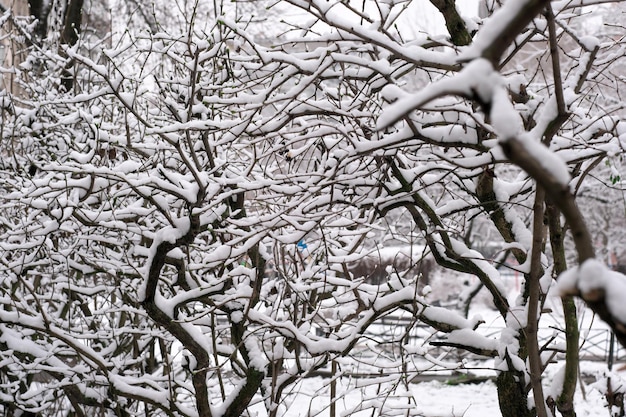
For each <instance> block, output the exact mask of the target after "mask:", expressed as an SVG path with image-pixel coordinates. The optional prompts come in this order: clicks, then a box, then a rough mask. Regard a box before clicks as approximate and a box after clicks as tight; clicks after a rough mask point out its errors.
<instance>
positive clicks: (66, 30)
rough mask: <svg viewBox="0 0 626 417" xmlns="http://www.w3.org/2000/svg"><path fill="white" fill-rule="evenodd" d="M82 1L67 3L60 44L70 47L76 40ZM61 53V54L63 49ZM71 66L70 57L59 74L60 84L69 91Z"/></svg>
mask: <svg viewBox="0 0 626 417" xmlns="http://www.w3.org/2000/svg"><path fill="white" fill-rule="evenodd" d="M83 2H84V0H69V1H68V3H67V8H66V9H65V18H64V20H63V31H62V32H61V44H62V45H67V46H69V47H72V46H74V45H76V42H78V35H79V33H80V24H81V21H82V19H83ZM61 54H62V55H63V51H61ZM73 66H74V60H72V59H70V60H69V61H68V63H67V65H66V66H65V69H64V70H63V74H62V75H61V85H63V86H64V87H65V91H70V90H71V89H72V88H73V87H74V75H73V74H72V72H71V71H70V69H71V68H72V67H73Z"/></svg>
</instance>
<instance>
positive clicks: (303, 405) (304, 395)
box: [258, 362, 619, 417]
mask: <svg viewBox="0 0 626 417" xmlns="http://www.w3.org/2000/svg"><path fill="white" fill-rule="evenodd" d="M556 368H557V367H556V366H555V367H554V369H556ZM605 369H606V365H604V364H598V363H589V362H583V363H581V372H582V373H583V374H584V375H585V376H586V378H585V379H586V380H587V382H586V383H584V384H583V387H582V388H581V387H580V386H579V388H578V390H577V393H576V412H577V414H578V415H579V416H586V417H600V416H602V417H606V416H608V415H609V414H608V410H607V408H606V401H605V399H604V397H603V393H602V392H601V391H600V390H599V388H601V387H598V386H596V385H597V384H595V383H593V382H591V379H595V377H596V376H597V377H600V378H601V377H602V376H603V374H604V370H605ZM615 378H619V377H617V376H615ZM550 383H551V376H550V375H548V376H547V377H546V379H545V380H544V386H546V387H547V390H549V389H550ZM371 388H372V391H374V390H375V387H371ZM299 389H300V393H299V394H298V395H295V394H294V396H293V397H291V398H290V403H289V404H288V405H289V410H288V412H287V414H286V415H287V416H289V417H304V416H320V417H322V416H329V415H330V410H329V407H328V404H329V388H328V380H327V379H323V378H310V379H307V380H306V382H305V383H304V384H303V385H302V386H301V387H299ZM583 390H584V393H583ZM365 391H366V393H365V394H364V393H363V392H362V391H360V390H353V391H351V392H347V393H345V398H343V399H342V400H341V401H338V402H337V405H336V406H337V409H336V415H337V416H372V415H388V416H391V415H405V416H406V415H407V414H406V413H407V411H408V412H409V414H408V415H411V416H414V415H421V416H426V417H461V416H462V417H485V416H489V417H499V416H501V413H500V410H499V408H498V398H497V393H496V386H495V384H494V383H493V382H492V381H486V382H481V383H478V384H458V385H450V384H448V383H446V382H444V381H428V382H421V383H417V384H409V385H408V391H409V392H406V391H404V389H403V388H397V389H396V392H395V393H396V395H398V396H399V397H400V398H394V397H389V396H386V395H382V396H380V397H378V398H377V397H376V396H375V395H374V394H375V392H370V393H367V391H368V390H365ZM338 392H341V389H340V388H339V389H338ZM402 396H404V397H405V398H404V400H403V399H402V398H401V397H402ZM409 397H411V401H410V402H409V399H408V398H409ZM376 402H377V403H378V405H380V404H383V403H384V402H388V407H387V408H388V413H385V414H378V413H375V414H372V410H371V409H369V410H362V411H360V412H359V411H358V410H359V408H360V407H361V406H367V405H373V404H375V403H376ZM392 410H395V411H396V412H397V414H395V413H393V411H392ZM258 415H259V417H261V416H263V415H264V413H263V412H259V414H258Z"/></svg>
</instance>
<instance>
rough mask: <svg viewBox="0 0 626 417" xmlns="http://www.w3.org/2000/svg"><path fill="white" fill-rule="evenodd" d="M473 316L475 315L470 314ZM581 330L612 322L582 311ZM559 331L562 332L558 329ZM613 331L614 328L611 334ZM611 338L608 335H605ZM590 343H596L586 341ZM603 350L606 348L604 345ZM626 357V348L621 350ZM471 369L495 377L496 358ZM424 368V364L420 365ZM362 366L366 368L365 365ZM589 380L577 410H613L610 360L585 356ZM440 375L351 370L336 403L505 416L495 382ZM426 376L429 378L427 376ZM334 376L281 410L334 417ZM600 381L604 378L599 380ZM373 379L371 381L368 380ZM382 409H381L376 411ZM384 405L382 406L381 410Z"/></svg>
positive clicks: (346, 411)
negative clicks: (414, 377) (354, 374)
mask: <svg viewBox="0 0 626 417" xmlns="http://www.w3.org/2000/svg"><path fill="white" fill-rule="evenodd" d="M475 314H480V315H481V316H482V317H483V319H484V320H485V324H483V325H482V326H484V328H485V329H484V331H485V334H490V333H492V332H494V334H496V333H498V332H499V331H498V328H500V327H501V326H502V325H503V323H502V322H501V319H499V318H498V317H497V315H496V314H495V313H494V312H490V311H489V310H484V311H477V312H476V313H475ZM470 316H471V314H470ZM558 316H559V314H558V311H555V313H554V315H553V316H552V317H551V316H550V315H546V316H545V317H544V318H542V321H541V327H542V328H543V331H544V332H547V333H550V332H554V331H556V330H554V329H556V328H559V327H560V326H561V325H560V323H559V322H562V320H561V319H560V318H559V317H558ZM580 318H581V325H580V327H581V334H582V335H587V337H588V336H589V335H593V334H594V333H593V332H601V331H605V330H606V326H605V325H604V324H603V323H601V322H600V321H599V320H597V319H595V318H594V317H593V316H592V315H591V314H590V313H589V314H587V312H585V311H581V315H580ZM557 333H558V331H557ZM606 334H608V333H606ZM559 337H560V336H559ZM605 338H606V337H605ZM585 343H586V344H587V345H589V344H590V343H591V342H589V341H588V342H585ZM599 346H600V343H598V349H599V351H600V353H602V348H601V347H599ZM618 353H619V354H620V356H624V352H623V350H621V351H620V352H618ZM622 364H623V361H619V360H618V361H616V365H615V368H619V366H620V365H622ZM466 365H467V367H468V368H472V367H474V366H475V367H476V368H475V369H469V372H470V373H471V374H472V375H476V376H480V377H491V378H493V377H495V375H496V373H495V371H494V370H493V369H492V367H493V361H489V360H487V361H481V362H468V363H467V364H466ZM562 365H563V363H562V362H558V361H557V362H556V363H553V364H550V365H549V366H548V368H547V369H546V372H545V374H544V380H543V384H544V389H545V394H546V395H550V393H551V391H552V378H553V376H554V375H555V373H556V372H557V371H558V370H559V369H560V368H561V367H562ZM418 368H419V366H418ZM359 371H362V369H359ZM580 372H581V375H582V377H583V378H582V379H583V381H582V382H581V383H580V384H579V387H578V389H577V392H576V400H575V402H576V404H575V407H576V412H577V414H578V415H579V416H586V417H600V416H602V417H606V416H608V415H609V413H608V410H607V408H606V400H605V398H604V393H605V391H606V388H605V385H603V382H602V381H605V380H606V375H607V374H608V367H607V363H606V362H605V361H602V360H598V361H593V362H592V361H583V362H581V365H580ZM426 374H427V375H434V376H435V377H437V380H426V381H423V382H419V383H416V382H412V383H406V384H405V383H400V384H399V383H398V379H397V377H396V376H392V377H389V378H384V377H381V378H380V379H379V380H378V381H376V380H375V381H374V382H372V380H371V379H367V378H363V379H352V378H350V377H349V376H348V375H349V374H347V375H345V376H343V377H342V378H340V379H338V383H337V397H338V398H340V399H339V400H338V401H337V402H336V404H335V406H336V410H335V415H336V416H342V417H352V416H355V417H358V416H363V417H365V416H424V417H461V416H462V417H484V416H490V417H500V416H501V413H500V410H499V406H498V398H497V392H496V386H495V383H494V382H493V381H492V380H486V381H483V382H480V383H461V384H456V385H455V384H451V383H449V382H448V381H446V378H449V379H450V380H458V378H457V377H454V374H453V373H452V372H451V371H445V370H440V372H439V373H437V372H435V373H433V372H426ZM611 375H612V386H613V387H614V388H615V387H617V386H620V385H624V386H626V382H625V381H624V380H622V377H623V378H626V372H621V375H620V373H613V374H611ZM426 379H428V377H427V376H426ZM329 381H330V380H329V379H328V378H322V377H315V378H308V379H306V380H305V381H304V382H303V383H301V384H298V385H297V386H295V387H293V390H292V393H291V394H288V395H287V396H286V401H285V402H284V404H283V405H282V407H281V408H283V409H282V410H281V412H280V413H279V414H280V415H283V413H284V415H285V416H288V417H305V416H306V417H309V416H320V417H328V416H330V415H331V411H330V406H329V404H330V398H331V393H330V384H329ZM598 381H600V382H598ZM365 384H367V385H365ZM373 409H376V411H375V412H373V411H372V410H373ZM379 410H382V411H379ZM254 411H255V412H257V416H258V417H265V416H266V412H265V410H264V407H263V405H262V404H257V406H255V407H254Z"/></svg>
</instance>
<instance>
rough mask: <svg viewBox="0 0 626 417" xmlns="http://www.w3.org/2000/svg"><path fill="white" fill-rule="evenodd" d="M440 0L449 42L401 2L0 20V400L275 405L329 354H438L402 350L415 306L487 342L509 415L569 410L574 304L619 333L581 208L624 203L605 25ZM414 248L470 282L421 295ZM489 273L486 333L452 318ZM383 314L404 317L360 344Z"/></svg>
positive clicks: (421, 357) (15, 407)
mask: <svg viewBox="0 0 626 417" xmlns="http://www.w3.org/2000/svg"><path fill="white" fill-rule="evenodd" d="M131 3H132V4H131ZM430 3H432V5H433V6H435V8H434V9H433V12H437V13H440V14H441V16H442V17H443V18H444V20H445V22H446V27H447V30H448V35H446V36H439V35H435V34H429V33H425V32H424V31H422V30H421V28H416V27H411V26H410V23H408V22H411V13H417V12H418V10H416V8H415V7H414V6H415V5H414V4H412V2H407V1H404V0H402V1H396V0H386V1H369V0H363V1H353V2H351V1H347V2H346V1H327V0H309V1H300V0H290V1H283V2H278V3H277V4H275V5H273V8H272V9H270V11H269V12H267V11H264V9H263V7H259V5H258V4H256V5H255V4H252V5H251V4H247V3H242V4H236V5H220V6H219V7H217V5H216V6H215V7H213V6H211V7H209V6H207V5H206V4H204V3H203V2H195V3H193V2H187V3H186V2H178V3H177V5H178V7H177V10H176V11H173V10H168V8H164V9H165V10H161V9H160V8H159V7H155V8H154V9H153V10H148V9H147V8H146V7H145V5H141V4H139V2H128V4H126V6H125V7H126V8H125V9H124V10H120V11H119V12H120V13H122V12H125V13H128V16H129V17H126V18H125V19H122V18H121V17H120V16H121V14H120V15H116V16H115V19H117V20H116V21H118V20H119V21H124V22H125V24H126V22H128V25H127V28H128V30H126V31H124V30H118V27H117V26H118V25H114V33H112V34H110V35H102V36H96V35H94V34H93V33H91V32H89V30H88V29H89V27H88V24H87V23H84V27H83V30H81V31H80V34H81V36H79V39H78V40H77V41H76V42H75V43H68V42H63V41H62V39H61V40H59V36H58V33H55V30H58V26H55V25H54V24H51V25H50V26H49V28H48V34H47V36H46V37H45V38H43V39H36V38H28V37H25V36H26V35H27V34H28V33H31V32H32V31H33V30H34V28H35V26H36V25H34V23H33V22H32V21H30V20H29V19H27V18H24V17H19V16H14V15H13V14H12V13H11V11H10V10H8V11H7V12H5V13H4V15H3V16H2V19H1V20H0V23H2V25H3V26H2V27H3V28H4V30H5V32H3V35H2V37H3V38H2V39H3V40H6V41H7V42H8V41H11V44H12V45H15V44H18V43H19V42H20V41H23V43H22V48H23V49H20V51H24V50H25V49H24V48H27V49H26V50H27V51H28V54H24V57H25V58H24V59H23V61H22V62H20V63H17V62H16V65H15V66H11V67H10V68H3V69H2V71H3V73H12V74H13V75H14V76H13V77H12V78H11V80H12V82H14V84H12V88H11V89H8V88H7V89H5V90H3V91H2V92H0V99H1V105H2V107H1V113H0V118H1V119H2V125H1V126H2V127H1V128H0V135H1V137H2V142H1V143H0V146H1V147H2V149H1V156H2V159H1V161H0V162H1V163H2V171H1V172H0V182H1V186H2V189H3V193H2V197H1V200H0V201H1V205H0V207H1V211H0V220H1V221H0V262H1V263H2V266H3V273H2V275H1V279H0V304H1V308H0V404H2V405H3V406H4V407H5V409H6V410H7V413H8V414H7V415H15V416H17V415H22V414H20V413H22V412H29V413H34V414H37V413H44V414H46V415H48V414H50V415H52V414H54V413H58V414H59V415H61V414H63V413H65V412H67V410H72V412H73V413H74V415H92V414H94V413H101V415H135V414H140V413H143V414H146V415H171V416H202V417H206V416H214V417H217V416H241V415H248V413H249V410H250V407H256V408H255V410H257V411H258V410H264V411H263V412H265V413H266V414H267V415H269V416H280V415H283V414H285V413H286V412H287V411H288V410H289V408H290V407H291V403H290V401H291V400H292V399H293V396H292V393H293V392H295V391H296V390H297V384H298V383H299V382H300V381H301V380H302V378H305V377H306V376H308V375H310V374H312V373H314V372H316V371H319V370H321V369H328V368H330V367H332V368H331V369H333V370H334V372H337V366H338V365H337V364H340V365H343V366H346V367H348V366H350V364H354V363H355V362H354V361H357V360H358V361H359V363H361V364H362V366H363V367H365V368H366V369H368V370H372V369H376V372H379V371H380V372H381V373H382V372H383V371H384V369H382V368H381V367H383V365H381V361H380V358H383V357H384V358H386V359H385V362H384V363H385V364H386V365H384V366H388V367H389V369H394V372H396V371H397V374H398V375H400V376H397V378H396V376H393V375H395V374H394V372H392V373H390V375H392V378H396V379H394V381H409V380H410V379H411V377H412V376H414V375H416V374H418V373H419V372H421V371H422V370H423V363H424V362H428V361H430V362H437V363H441V361H437V360H436V358H434V357H432V355H430V353H429V352H428V348H429V345H428V341H426V342H425V343H424V346H409V345H407V344H406V340H405V336H406V335H407V334H408V333H409V332H410V331H411V329H412V328H413V326H414V325H415V324H417V323H426V324H428V325H429V326H432V328H433V329H434V331H438V332H442V333H445V334H446V336H445V338H444V339H443V340H440V341H439V342H437V344H439V345H444V346H451V347H458V348H462V349H465V350H467V351H470V352H473V353H475V354H478V355H482V356H485V357H490V358H494V360H495V367H496V368H497V369H498V370H499V371H500V374H499V377H498V381H497V384H498V390H499V395H500V398H501V410H502V413H503V415H505V416H531V415H547V414H546V412H548V411H547V409H546V407H548V408H549V407H550V404H555V406H556V407H557V408H558V410H559V411H560V412H561V413H562V414H563V415H568V416H570V415H573V414H572V413H573V410H572V409H571V405H572V395H573V390H574V388H575V386H576V372H577V368H576V364H577V356H576V355H577V349H578V343H579V342H578V330H577V323H576V305H575V304H574V300H573V299H572V298H571V297H569V295H581V296H582V298H583V299H584V300H585V301H587V302H588V303H589V304H590V305H591V306H592V308H594V310H595V311H597V312H598V313H599V314H600V315H601V317H602V318H603V319H605V320H606V321H607V322H609V323H610V324H611V325H612V326H613V328H614V329H615V331H616V333H617V335H618V338H619V339H620V341H622V343H624V342H626V327H625V326H626V313H624V312H622V311H621V308H622V307H621V305H622V303H620V302H619V301H615V299H614V298H612V297H617V295H618V294H624V291H622V290H621V288H622V287H623V286H624V285H625V284H624V282H626V281H625V280H626V278H624V276H623V275H621V274H618V273H616V272H610V271H608V270H607V267H605V266H604V264H603V262H604V260H603V259H601V258H596V257H595V253H594V244H595V243H596V240H595V239H596V237H595V234H602V235H603V236H609V235H610V236H615V234H616V233H618V232H617V231H611V230H593V229H588V228H587V226H586V225H585V224H586V223H585V219H584V217H585V216H583V214H585V215H586V214H587V213H585V212H586V211H587V210H596V209H595V205H597V204H599V203H598V201H600V203H602V200H600V199H599V197H602V198H604V199H606V201H611V202H613V203H611V204H612V205H613V206H615V201H617V202H619V201H620V198H621V196H622V195H623V194H622V192H623V187H622V185H623V184H622V179H621V177H622V176H621V174H620V172H621V165H620V162H621V155H622V149H623V140H624V136H623V135H624V134H625V133H626V131H625V130H624V128H623V123H621V122H620V117H621V115H622V114H623V113H624V111H623V107H624V104H623V102H622V99H621V88H622V78H623V76H622V75H621V73H620V71H621V65H622V62H621V60H622V57H623V56H624V51H623V49H624V45H623V44H622V37H621V35H623V31H622V29H623V28H620V27H618V26H612V31H611V33H610V36H609V35H607V36H604V35H603V34H602V33H596V34H595V37H594V36H592V35H594V34H593V33H590V32H589V29H588V28H586V26H585V25H584V21H585V13H587V11H586V10H587V9H585V8H583V9H581V6H584V5H586V4H587V3H589V4H593V3H598V2H597V1H593V0H590V1H588V2H586V1H584V0H579V1H574V2H573V1H570V0H567V1H565V0H563V1H553V2H550V1H545V0H543V1H540V0H509V1H505V2H502V3H503V4H502V5H500V4H499V3H500V2H491V1H488V2H486V4H485V5H484V6H485V7H484V10H488V13H487V15H486V17H485V18H482V19H481V18H477V17H476V18H474V17H472V18H467V17H464V16H461V15H460V14H459V12H458V10H457V8H456V7H455V4H454V1H453V0H431V2H430ZM496 3H497V4H496ZM55 4H57V3H55ZM60 4H62V2H58V4H57V6H58V5H60ZM133 5H135V6H136V7H135V6H133ZM59 7H60V6H59ZM216 7H217V8H216ZM86 13H87V11H86V10H85V11H83V14H84V15H85V14H86ZM160 13H167V14H166V15H163V16H162V15H161V14H160ZM263 13H271V14H272V16H273V20H272V22H275V25H273V26H274V27H271V26H272V25H268V24H267V23H263V20H262V19H258V18H257V17H258V16H259V14H261V16H262V14H263ZM125 16H126V15H125ZM280 16H282V17H284V20H282V21H280V22H279V19H278V17H280ZM85 20H86V19H85V18H84V17H83V21H85ZM52 23H54V22H52ZM268 26H269V27H268ZM276 28H280V30H283V29H284V32H283V33H276V34H274V33H269V32H270V31H271V30H275V29H276ZM615 33H618V34H619V35H615ZM7 45H8V43H7ZM5 82H8V81H7V80H5ZM580 195H584V196H585V197H588V198H586V199H582V200H581V199H580V198H579V196H580ZM592 196H599V197H597V198H591V197H592ZM577 201H579V202H580V203H581V204H583V203H584V206H582V205H580V204H577ZM592 204H593V205H592ZM605 205H606V204H605ZM592 207H594V208H592ZM613 208H615V207H613ZM598 222H599V223H590V224H594V225H596V224H602V223H601V222H600V220H598ZM590 230H591V232H590ZM400 247H402V249H400ZM390 248H391V250H392V251H394V256H392V258H393V257H396V258H399V257H403V258H404V259H406V260H407V261H406V262H402V263H400V262H395V263H394V262H391V263H389V267H388V268H387V269H386V279H384V280H383V281H382V282H372V281H371V280H368V279H367V276H366V275H365V276H363V275H358V274H356V273H355V272H354V271H355V265H357V264H358V263H359V262H361V261H362V260H363V259H366V258H367V259H371V258H372V257H374V259H379V258H381V257H382V254H383V253H388V252H389V250H390ZM407 248H409V250H407ZM481 248H482V249H484V248H490V250H491V252H494V251H495V255H494V257H493V258H491V257H487V256H486V252H485V251H484V250H480V249H481ZM425 258H429V259H434V260H435V261H436V263H437V264H438V265H439V266H441V267H443V268H444V269H446V270H449V271H453V272H454V273H464V274H470V275H471V276H473V277H476V284H473V285H471V286H469V287H467V288H465V289H464V290H463V292H462V293H460V294H454V295H453V298H456V299H458V300H459V304H458V305H457V306H455V308H451V309H448V308H443V307H435V306H432V305H430V301H431V300H430V299H428V298H427V297H426V296H425V294H424V293H423V292H422V287H423V284H424V283H423V282H421V280H422V279H423V278H422V277H423V274H420V272H419V271H420V265H423V263H424V262H425V260H424V259H425ZM578 260H580V261H581V263H582V261H586V262H585V263H584V266H583V268H581V269H580V270H579V269H576V266H577V262H578ZM380 262H382V261H380ZM512 265H514V266H512ZM507 268H513V269H515V270H516V271H517V272H519V273H521V274H523V275H524V277H525V284H524V285H523V287H522V289H521V292H520V293H519V294H518V297H513V298H511V297H510V295H509V294H508V293H507V290H506V289H505V284H504V282H503V280H502V277H501V274H502V272H503V271H504V270H506V269H507ZM568 268H570V269H569V270H568ZM566 271H567V272H566ZM561 273H565V274H566V275H565V279H564V280H563V281H562V282H563V283H562V284H561V286H560V288H559V290H560V291H561V292H562V293H563V294H564V295H565V297H564V299H563V310H564V312H565V320H564V323H563V330H564V331H565V332H566V334H567V349H566V355H567V366H566V371H565V377H564V378H563V386H562V388H561V389H560V391H559V392H560V393H559V395H558V397H557V398H551V397H547V398H544V394H543V392H542V389H541V388H542V387H541V374H542V372H543V370H544V369H545V367H546V366H547V364H548V361H549V360H550V359H551V358H547V357H546V353H547V352H549V351H550V349H549V348H550V346H543V347H541V346H539V344H538V341H537V325H538V321H539V319H540V317H541V314H542V311H543V306H544V303H545V301H546V296H547V293H548V290H549V289H550V288H551V287H552V286H553V284H554V282H555V278H556V277H557V276H558V275H559V274H561ZM459 279H460V278H459ZM431 285H432V286H433V287H434V286H436V285H437V283H436V282H434V283H431ZM481 289H484V290H485V291H486V292H487V294H488V295H489V297H490V298H491V299H492V302H493V305H494V306H495V308H496V309H497V311H498V312H499V314H500V315H501V316H502V317H503V318H505V320H506V323H507V329H506V330H504V331H503V332H502V334H501V335H498V337H497V338H487V337H484V336H481V335H480V334H479V333H478V332H476V331H475V330H476V329H477V328H479V327H480V325H481V323H482V321H481V319H480V317H467V315H466V314H464V311H465V312H466V311H467V310H468V308H469V305H470V303H471V302H472V299H473V297H474V296H475V295H476V293H477V292H478V291H479V290H481ZM607 294H609V297H606V295H607ZM391 313H397V314H398V315H401V314H403V315H404V317H410V324H409V326H408V327H407V329H406V330H405V332H404V333H403V334H401V335H400V336H394V338H392V339H390V340H382V341H381V340H369V338H368V337H367V335H366V333H367V331H368V328H369V327H370V326H372V324H373V323H375V322H376V321H377V320H379V319H381V318H382V317H385V316H387V315H389V314H391ZM368 340H369V342H368ZM389 346H392V347H393V348H390V347H389ZM364 350H365V351H367V352H369V353H371V354H370V355H368V354H363V351H364ZM381 352H383V353H381ZM389 352H391V353H389ZM375 355H378V356H375ZM372 358H374V359H372ZM420 364H422V365H420ZM455 366H462V365H455ZM335 375H338V374H335ZM377 381H379V380H377ZM376 383H379V382H376ZM398 384H399V382H397V383H390V384H389V388H387V390H388V391H385V392H382V393H380V392H379V393H378V395H380V396H384V395H386V396H388V397H393V396H394V395H395V394H394V393H395V392H396V391H395V390H396V389H397V387H398ZM331 385H332V384H331ZM365 385H366V384H365ZM331 391H332V387H331ZM531 392H532V395H531V397H532V398H531V399H530V400H529V395H530V394H529V393H531ZM333 395H334V396H336V395H337V393H335V394H333ZM335 398H338V397H335ZM533 400H534V406H533V407H528V404H529V403H531V404H532V403H533ZM398 401H403V406H402V407H404V408H402V410H404V411H406V410H409V411H406V412H408V413H411V411H410V407H409V408H406V407H407V406H406V403H407V399H406V398H405V397H402V394H398ZM411 401H413V400H411V399H409V405H410V404H412V403H411ZM361 407H362V409H369V408H371V409H372V410H373V412H377V413H378V415H391V414H390V413H392V412H393V410H394V407H396V403H394V402H393V401H382V402H379V401H364V402H363V403H362V404H361ZM331 408H332V406H331ZM51 410H54V411H51ZM310 411H311V414H315V412H314V410H310ZM318 411H320V412H327V411H326V410H318ZM354 411H355V412H356V411H359V410H354ZM259 412H260V411H259ZM331 412H333V413H334V409H333V411H331ZM407 415H409V414H407Z"/></svg>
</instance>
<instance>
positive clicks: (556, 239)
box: [546, 201, 579, 417]
mask: <svg viewBox="0 0 626 417" xmlns="http://www.w3.org/2000/svg"><path fill="white" fill-rule="evenodd" d="M546 208H547V214H548V227H549V229H550V245H551V247H552V257H553V258H554V273H555V274H556V275H557V276H558V275H559V274H560V273H562V272H563V271H565V270H566V269H567V262H566V260H565V246H564V245H563V229H562V227H561V213H560V211H559V210H558V208H557V207H556V206H555V205H554V204H553V203H552V202H550V201H548V202H547V205H546ZM562 303H563V316H564V318H565V378H564V379H563V387H562V390H561V395H559V397H558V398H556V406H557V408H558V410H559V412H560V413H561V415H563V417H576V413H575V411H574V392H575V391H576V383H577V381H578V362H579V353H578V339H579V332H578V317H577V313H576V303H575V302H574V299H573V298H572V297H563V299H562Z"/></svg>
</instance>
